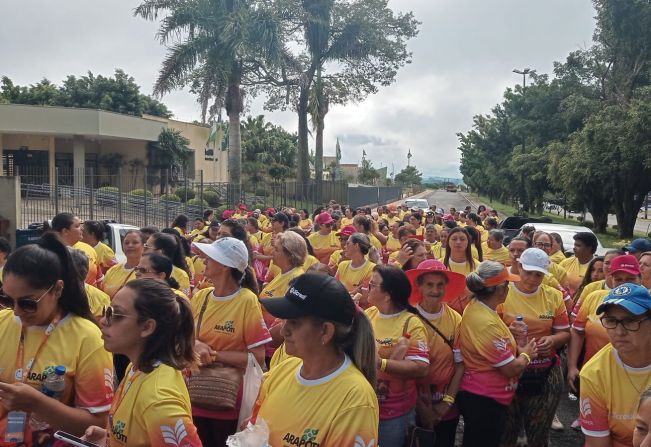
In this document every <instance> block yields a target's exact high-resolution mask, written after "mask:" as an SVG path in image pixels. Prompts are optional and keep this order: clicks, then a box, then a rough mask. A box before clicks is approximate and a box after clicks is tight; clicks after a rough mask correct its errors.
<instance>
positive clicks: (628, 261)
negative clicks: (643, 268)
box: [610, 255, 640, 276]
mask: <svg viewBox="0 0 651 447" xmlns="http://www.w3.org/2000/svg"><path fill="white" fill-rule="evenodd" d="M616 272H626V273H630V274H631V275H635V276H639V275H640V264H639V262H637V259H636V258H635V256H633V255H622V256H617V257H616V258H614V259H613V260H612V262H611V263H610V274H611V275H612V274H613V273H616Z"/></svg>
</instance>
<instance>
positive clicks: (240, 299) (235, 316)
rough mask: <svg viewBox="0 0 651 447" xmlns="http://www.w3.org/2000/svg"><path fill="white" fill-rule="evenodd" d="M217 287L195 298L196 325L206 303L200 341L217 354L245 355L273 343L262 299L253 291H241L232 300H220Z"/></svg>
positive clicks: (234, 294) (228, 298)
mask: <svg viewBox="0 0 651 447" xmlns="http://www.w3.org/2000/svg"><path fill="white" fill-rule="evenodd" d="M213 290H214V288H213V287H210V288H207V289H202V290H201V291H200V292H197V294H196V295H195V296H194V297H193V298H192V314H193V315H194V319H195V323H196V322H198V319H199V313H200V312H201V308H202V307H203V304H204V302H205V301H206V300H208V303H207V305H206V311H205V312H204V315H203V320H202V322H201V328H199V331H198V334H197V339H198V340H200V341H202V342H204V343H206V344H207V345H209V346H210V347H211V348H212V349H214V350H215V351H242V352H246V351H248V350H250V349H253V348H256V347H258V346H261V345H264V344H265V343H268V342H269V341H271V336H270V335H269V331H268V330H267V326H266V325H265V324H264V321H263V320H262V308H261V307H260V302H259V301H258V297H257V296H255V294H254V293H253V292H251V291H250V290H249V289H246V288H241V289H239V290H238V291H237V292H235V293H233V294H232V295H229V296H220V297H216V296H214V295H213Z"/></svg>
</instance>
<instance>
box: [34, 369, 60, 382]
mask: <svg viewBox="0 0 651 447" xmlns="http://www.w3.org/2000/svg"><path fill="white" fill-rule="evenodd" d="M54 368H56V366H54V365H51V366H47V367H45V369H44V370H43V372H42V373H37V372H35V371H33V372H30V373H29V376H27V380H29V381H30V382H44V381H45V379H46V378H47V376H48V375H49V374H52V373H54Z"/></svg>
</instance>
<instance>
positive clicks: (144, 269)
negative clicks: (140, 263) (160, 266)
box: [133, 267, 158, 275]
mask: <svg viewBox="0 0 651 447" xmlns="http://www.w3.org/2000/svg"><path fill="white" fill-rule="evenodd" d="M133 271H134V272H136V273H140V274H141V275H142V274H144V273H158V272H155V271H153V270H147V269H146V268H145V267H134V268H133Z"/></svg>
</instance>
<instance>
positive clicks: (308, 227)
mask: <svg viewBox="0 0 651 447" xmlns="http://www.w3.org/2000/svg"><path fill="white" fill-rule="evenodd" d="M298 226H299V227H300V228H301V230H303V231H312V219H302V220H301V221H299V222H298Z"/></svg>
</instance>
